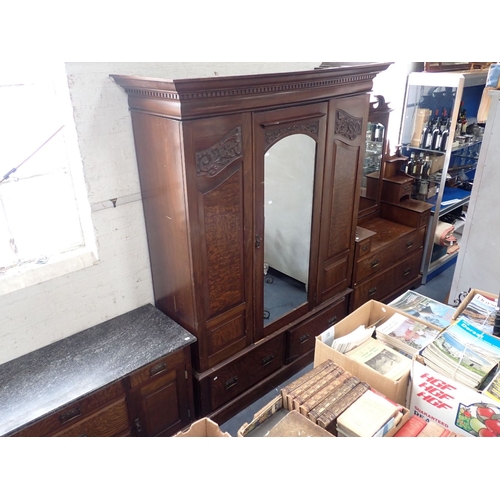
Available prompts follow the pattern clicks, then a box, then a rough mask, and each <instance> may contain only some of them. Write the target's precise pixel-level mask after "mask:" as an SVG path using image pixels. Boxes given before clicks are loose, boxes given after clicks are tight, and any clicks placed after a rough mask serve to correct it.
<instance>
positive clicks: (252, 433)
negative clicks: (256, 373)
mask: <svg viewBox="0 0 500 500" xmlns="http://www.w3.org/2000/svg"><path fill="white" fill-rule="evenodd" d="M289 413H290V411H288V410H285V408H284V406H283V398H282V396H281V395H280V396H276V397H275V398H274V399H273V400H272V401H271V402H270V403H268V404H267V405H266V406H265V407H264V408H263V409H262V410H260V411H259V412H257V413H256V414H255V416H254V418H253V420H252V421H251V422H250V423H249V424H247V423H245V424H243V425H242V426H241V427H240V429H239V430H238V437H264V436H265V435H266V434H267V433H268V432H270V431H271V429H273V428H276V426H277V425H279V422H282V421H283V419H284V417H285V416H286V415H287V414H289ZM294 413H297V412H295V411H294ZM300 417H301V418H303V419H304V420H307V422H308V424H307V428H308V430H307V434H308V435H307V436H304V437H335V436H334V435H333V434H331V433H329V432H327V431H326V430H325V429H323V428H322V427H320V426H319V425H316V424H313V423H312V422H311V421H310V420H308V419H307V418H306V417H304V416H302V415H300V413H297V418H300ZM409 418H410V410H409V409H408V408H404V409H403V418H402V419H401V421H400V422H399V423H398V425H397V426H395V427H393V428H392V429H391V430H390V431H389V432H388V433H387V434H386V435H385V436H384V437H392V436H393V435H394V434H396V432H398V431H399V429H401V427H403V425H404V424H405V423H406V422H408V420H409ZM304 428H305V426H304Z"/></svg>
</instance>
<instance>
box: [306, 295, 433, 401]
mask: <svg viewBox="0 0 500 500" xmlns="http://www.w3.org/2000/svg"><path fill="white" fill-rule="evenodd" d="M395 313H399V314H402V315H404V316H407V317H409V318H413V319H414V320H415V321H419V320H418V319H416V318H414V317H413V316H410V315H409V314H406V313H405V312H403V311H400V310H399V309H395V308H393V307H391V306H388V305H385V304H382V303H381V302H377V301H376V300H370V301H369V302H366V303H365V304H363V305H362V306H361V307H359V308H358V309H356V310H355V311H354V312H352V313H351V314H349V315H348V316H347V317H345V318H344V319H343V320H341V321H339V322H338V323H337V324H336V325H335V338H340V337H343V336H344V335H347V334H348V333H351V332H352V331H354V330H355V329H356V328H358V327H359V326H361V325H364V326H366V327H368V326H370V325H373V324H374V323H376V322H377V321H379V320H385V319H389V318H390V317H391V316H392V315H393V314H395ZM419 322H420V323H424V324H425V325H427V326H431V327H433V328H435V326H433V325H431V324H430V323H427V322H424V321H419ZM326 359H331V360H332V361H334V362H335V363H337V364H338V365H340V366H341V367H342V368H344V369H345V370H347V371H348V372H350V373H352V375H354V376H355V377H357V378H359V380H361V381H362V382H366V383H368V384H369V385H370V387H372V388H373V389H376V390H377V391H379V392H381V393H382V394H383V395H384V396H386V397H387V398H389V399H391V400H392V401H394V402H395V403H398V404H400V405H403V406H406V399H407V391H408V382H409V378H410V368H408V372H407V373H406V374H405V375H403V376H402V377H401V378H400V379H399V380H396V381H394V380H391V379H389V378H387V377H385V376H383V375H381V374H380V373H378V372H377V371H375V370H374V369H372V368H370V367H369V366H367V365H364V364H360V363H358V362H357V361H354V360H352V359H350V358H348V357H347V356H346V355H345V354H342V353H341V352H339V351H336V350H335V349H332V348H331V347H330V346H328V345H327V344H325V343H324V342H323V340H322V338H321V335H318V336H317V337H316V345H315V350H314V366H315V367H316V366H318V365H320V364H321V363H323V362H324V361H325V360H326Z"/></svg>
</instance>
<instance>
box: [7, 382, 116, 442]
mask: <svg viewBox="0 0 500 500" xmlns="http://www.w3.org/2000/svg"><path fill="white" fill-rule="evenodd" d="M124 394H125V391H124V389H123V385H122V382H121V381H118V382H115V383H114V384H110V385H109V386H107V387H105V388H104V389H101V390H99V391H97V392H95V393H93V394H91V395H89V396H86V397H84V398H82V399H80V400H77V401H74V402H73V403H71V404H69V405H67V406H65V407H64V408H63V409H61V410H59V411H58V412H56V413H54V414H53V415H50V416H48V417H46V418H44V419H43V420H40V421H38V422H36V423H34V424H32V425H30V426H29V427H26V428H25V429H22V430H21V431H19V432H17V433H16V434H15V436H20V437H21V436H26V437H43V436H52V435H54V434H58V433H59V432H61V431H62V430H64V429H67V428H69V426H70V425H73V424H75V423H77V422H81V421H83V420H84V419H86V418H87V417H89V416H91V415H92V414H93V413H94V412H95V411H96V410H98V409H99V408H101V407H103V406H105V405H106V404H108V403H110V402H111V401H113V400H116V399H119V398H120V397H123V396H124Z"/></svg>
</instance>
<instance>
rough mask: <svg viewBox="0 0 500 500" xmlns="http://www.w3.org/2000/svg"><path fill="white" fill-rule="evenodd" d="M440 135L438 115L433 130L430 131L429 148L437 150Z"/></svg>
mask: <svg viewBox="0 0 500 500" xmlns="http://www.w3.org/2000/svg"><path fill="white" fill-rule="evenodd" d="M436 111H437V110H436ZM441 135H442V132H441V118H440V117H438V118H437V120H436V124H435V126H434V130H433V131H432V139H431V149H434V150H435V151H436V150H437V151H439V147H440V146H441Z"/></svg>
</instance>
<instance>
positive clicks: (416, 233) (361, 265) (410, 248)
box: [354, 227, 425, 283]
mask: <svg viewBox="0 0 500 500" xmlns="http://www.w3.org/2000/svg"><path fill="white" fill-rule="evenodd" d="M424 236H425V227H422V228H420V229H418V230H413V231H411V232H410V233H409V234H404V235H402V236H400V237H399V238H398V239H397V240H395V241H394V242H392V243H391V244H389V245H386V246H385V247H384V248H383V249H381V250H380V251H378V252H374V253H373V254H371V255H368V256H367V257H365V258H363V259H361V260H359V261H358V262H357V263H356V270H355V277H354V282H355V283H360V282H361V281H362V280H364V279H366V278H368V277H369V276H372V275H374V274H376V273H378V272H379V271H383V270H385V269H387V268H389V267H390V266H391V265H392V264H393V263H394V262H396V261H398V260H399V259H401V258H404V257H405V256H407V255H409V254H411V253H412V252H414V251H416V250H419V249H420V248H422V247H423V244H424Z"/></svg>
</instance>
